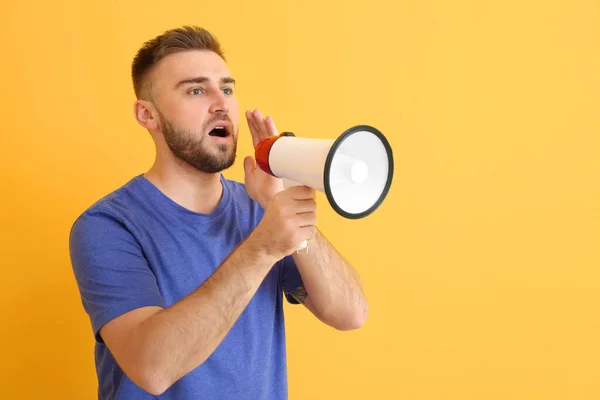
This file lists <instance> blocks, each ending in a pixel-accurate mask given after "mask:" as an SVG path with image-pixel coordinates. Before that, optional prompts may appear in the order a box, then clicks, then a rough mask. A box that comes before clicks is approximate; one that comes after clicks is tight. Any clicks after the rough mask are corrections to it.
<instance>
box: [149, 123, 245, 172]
mask: <svg viewBox="0 0 600 400" xmlns="http://www.w3.org/2000/svg"><path fill="white" fill-rule="evenodd" d="M158 114H159V115H160V122H161V127H162V132H163V136H164V138H165V142H166V143H167V146H169V148H170V149H171V151H172V152H173V154H174V155H175V157H177V158H179V159H180V160H182V161H184V162H185V163H187V164H189V165H191V166H192V167H194V168H196V169H197V170H198V171H201V172H205V173H208V174H214V173H217V172H221V171H223V170H225V169H227V168H229V167H231V166H232V165H233V163H234V162H235V158H236V153H237V140H236V138H237V132H233V130H235V129H236V128H235V127H234V126H233V123H232V121H231V119H229V116H228V115H227V114H220V115H217V116H215V117H213V118H211V119H209V120H208V121H206V122H205V123H204V125H203V127H202V130H201V131H200V132H196V133H194V132H191V131H186V130H184V129H181V128H179V127H177V126H175V125H174V124H172V123H171V122H170V121H169V120H168V119H166V118H165V117H164V115H162V113H161V112H160V111H159V112H158ZM217 121H228V122H229V124H230V125H229V126H230V127H231V129H232V132H230V134H231V135H232V139H233V145H229V144H225V143H218V144H217V145H215V146H213V147H214V148H216V151H215V152H211V151H210V149H208V148H207V147H208V146H210V145H211V143H207V144H206V146H205V145H204V141H205V140H206V139H208V140H209V141H210V137H208V136H205V134H204V132H205V131H206V130H207V129H208V126H209V125H210V124H213V123H215V122H217Z"/></svg>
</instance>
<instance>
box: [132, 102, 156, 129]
mask: <svg viewBox="0 0 600 400" xmlns="http://www.w3.org/2000/svg"><path fill="white" fill-rule="evenodd" d="M133 115H135V119H136V120H137V122H138V123H139V124H140V125H141V126H143V127H144V128H146V129H148V130H149V131H151V132H153V131H156V130H158V129H159V125H160V124H159V121H158V113H157V112H156V110H155V108H154V105H153V104H152V103H151V102H149V101H146V100H136V102H135V103H134V104H133Z"/></svg>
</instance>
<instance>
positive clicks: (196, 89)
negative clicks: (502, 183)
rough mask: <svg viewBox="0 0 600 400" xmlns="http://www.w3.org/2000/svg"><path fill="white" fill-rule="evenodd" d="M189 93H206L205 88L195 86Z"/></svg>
mask: <svg viewBox="0 0 600 400" xmlns="http://www.w3.org/2000/svg"><path fill="white" fill-rule="evenodd" d="M188 93H189V94H191V95H194V96H198V95H200V94H202V93H204V89H202V88H194V89H191V90H189V91H188Z"/></svg>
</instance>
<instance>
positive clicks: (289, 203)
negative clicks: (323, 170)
mask: <svg viewBox="0 0 600 400" xmlns="http://www.w3.org/2000/svg"><path fill="white" fill-rule="evenodd" d="M316 211H317V202H316V190H315V189H312V188H309V187H306V186H294V187H291V188H289V189H286V190H283V191H281V192H279V193H277V194H275V196H273V198H272V199H271V201H270V202H269V205H268V207H267V209H266V210H265V214H264V216H263V218H262V220H261V222H260V223H259V224H258V226H257V227H256V228H255V229H254V231H253V232H252V236H254V239H255V240H256V242H257V243H258V245H259V246H261V248H262V249H264V250H265V251H266V252H267V253H268V254H269V255H270V256H273V257H275V258H277V259H281V258H283V257H285V256H288V255H290V254H292V253H293V252H294V251H296V249H297V248H298V246H300V244H301V243H302V242H303V241H304V240H307V239H310V238H312V237H313V236H314V235H315V233H316V229H317V228H316V226H315V224H316V222H317V214H316Z"/></svg>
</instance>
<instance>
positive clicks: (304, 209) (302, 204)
mask: <svg viewBox="0 0 600 400" xmlns="http://www.w3.org/2000/svg"><path fill="white" fill-rule="evenodd" d="M294 208H295V211H296V214H303V213H314V212H316V211H317V201H316V200H315V199H306V200H294Z"/></svg>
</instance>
